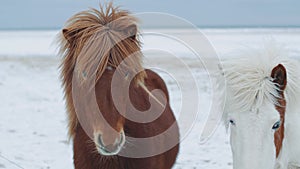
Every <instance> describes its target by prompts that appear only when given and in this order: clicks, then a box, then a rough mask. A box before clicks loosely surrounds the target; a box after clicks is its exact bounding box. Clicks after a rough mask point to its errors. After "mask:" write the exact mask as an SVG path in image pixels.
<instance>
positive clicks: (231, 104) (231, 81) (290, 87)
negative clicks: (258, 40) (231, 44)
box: [220, 46, 300, 120]
mask: <svg viewBox="0 0 300 169" xmlns="http://www.w3.org/2000/svg"><path fill="white" fill-rule="evenodd" d="M278 64H282V65H283V66H284V67H285V68H286V70H287V87H286V90H285V98H286V99H287V106H290V105H296V104H297V100H299V97H298V96H300V64H299V63H298V61H297V60H295V59H291V58H288V57H287V56H286V54H285V53H284V50H282V49H280V48H278V47H276V46H269V47H265V48H263V49H260V50H258V49H251V50H250V49H249V50H247V51H243V52H241V54H240V55H238V56H237V57H235V58H231V59H228V60H224V61H223V62H222V71H223V72H222V75H223V76H224V77H225V81H226V83H225V84H226V85H225V86H226V87H223V90H225V92H221V93H224V94H225V96H224V97H223V98H225V100H224V105H225V110H224V113H225V114H224V120H227V114H228V113H230V112H243V111H247V110H248V111H249V110H251V109H253V108H254V109H255V108H258V107H260V106H261V105H262V104H263V103H264V102H266V101H270V102H272V103H273V104H277V99H276V97H279V95H278V92H276V90H277V87H276V85H275V84H274V83H273V82H272V80H273V79H272V78H271V72H272V70H273V68H274V67H276V66H277V65H278ZM220 83H222V82H220Z"/></svg>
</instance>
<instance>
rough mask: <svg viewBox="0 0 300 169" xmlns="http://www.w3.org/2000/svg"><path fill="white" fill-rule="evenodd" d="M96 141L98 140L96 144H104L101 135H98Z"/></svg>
mask: <svg viewBox="0 0 300 169" xmlns="http://www.w3.org/2000/svg"><path fill="white" fill-rule="evenodd" d="M97 142H98V144H99V145H100V146H104V145H103V141H102V137H101V135H99V136H98V140H97Z"/></svg>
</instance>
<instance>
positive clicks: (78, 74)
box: [60, 4, 179, 169]
mask: <svg viewBox="0 0 300 169" xmlns="http://www.w3.org/2000/svg"><path fill="white" fill-rule="evenodd" d="M62 35H63V36H61V37H60V49H61V54H62V55H63V62H62V65H61V76H62V81H63V87H64V92H65V99H66V106H67V111H68V120H69V135H70V138H71V139H72V141H73V149H74V165H75V168H76V169H170V168H171V167H172V166H173V165H174V163H175V161H176V157H177V154H178V150H179V130H178V126H177V122H176V119H175V117H174V115H173V112H172V110H171V108H170V105H169V96H168V91H167V87H166V85H165V83H164V81H163V80H162V79H161V78H160V76H159V75H157V74H156V73H154V72H153V71H151V70H144V69H143V67H142V63H141V60H142V54H141V52H140V42H139V40H138V31H137V25H136V18H134V17H133V16H131V15H130V13H129V12H127V11H123V10H120V9H119V8H115V7H113V6H112V4H109V5H108V6H106V7H105V8H103V7H102V6H101V7H100V10H96V9H91V10H88V11H83V12H80V13H78V14H76V15H74V16H73V17H72V18H70V19H69V21H68V22H67V24H66V27H65V28H64V29H63V31H62ZM126 84H129V85H128V86H127V87H126ZM85 89H87V90H85ZM90 89H92V90H90ZM157 90H159V91H160V95H158V94H157V93H156V94H155V92H153V91H157ZM91 91H92V92H91ZM151 91H152V92H151ZM93 92H94V95H95V98H94V99H95V100H96V102H95V103H96V104H94V102H93V97H92V96H89V95H92V93H93ZM127 95H128V96H127ZM160 96H162V97H160ZM95 105H96V106H95ZM149 109H151V111H149ZM97 110H99V111H97ZM159 111H161V112H159ZM100 112H101V113H100ZM133 112H134V113H133ZM145 112H146V113H145ZM157 112H158V113H159V116H156V115H157ZM97 113H98V114H97ZM127 114H131V115H132V116H133V117H131V118H127V116H126V115H127ZM153 114H154V115H155V118H153V117H152V116H153ZM135 115H136V116H138V117H139V118H138V119H139V120H138V121H136V118H135ZM149 116H151V119H152V120H149V119H147V118H149ZM99 117H103V118H99ZM103 119H104V120H103ZM170 128H172V131H171V132H169V133H164V132H165V131H167V130H169V129H170ZM157 135H159V139H155V136H157ZM148 138H153V139H148ZM139 139H140V140H143V139H144V140H147V139H148V141H146V142H145V143H142V144H139V145H138V143H137V142H135V141H136V140H139ZM149 140H150V141H149ZM168 142H172V143H173V144H172V145H171V146H170V145H168Z"/></svg>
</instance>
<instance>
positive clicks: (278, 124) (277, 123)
mask: <svg viewBox="0 0 300 169" xmlns="http://www.w3.org/2000/svg"><path fill="white" fill-rule="evenodd" d="M280 125H281V122H280V120H279V121H277V122H276V123H275V124H274V125H273V127H272V129H273V130H277V129H279V127H280Z"/></svg>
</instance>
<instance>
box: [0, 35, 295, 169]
mask: <svg viewBox="0 0 300 169" xmlns="http://www.w3.org/2000/svg"><path fill="white" fill-rule="evenodd" d="M152 31H153V30H152ZM154 31H155V30H154ZM163 31H165V32H166V33H168V32H169V31H177V32H178V33H181V34H184V35H185V36H187V37H189V38H193V32H192V31H190V30H163ZM202 31H203V32H204V33H205V34H206V35H207V37H208V39H209V40H210V41H211V43H212V44H213V45H214V47H215V49H216V50H217V52H218V53H219V55H220V56H221V57H227V56H230V53H231V51H232V50H234V49H237V48H240V47H241V46H251V47H259V46H260V45H262V44H263V42H264V39H268V38H270V37H272V38H274V39H276V41H278V42H279V43H283V44H284V45H285V46H286V47H287V49H288V50H289V52H290V54H291V55H292V56H293V57H298V56H299V52H300V51H299V50H300V48H299V46H300V30H298V29H255V30H251V29H212V30H211V29H205V30H202ZM57 33H58V31H0V103H1V104H0V119H1V120H0V169H18V168H26V169H51V168H52V169H66V168H69V169H71V168H73V163H72V144H71V143H69V142H68V137H67V125H66V121H67V119H66V115H65V107H64V101H63V93H62V89H61V84H60V80H59V70H58V66H59V58H58V57H56V56H55V53H56V46H55V45H53V42H54V37H55V36H56V34H57ZM144 41H145V42H147V43H146V44H145V48H147V45H150V44H149V43H154V44H155V45H157V46H159V47H161V48H162V49H163V48H164V47H166V48H168V50H171V52H172V53H173V54H178V55H177V56H179V57H180V58H182V59H183V61H184V62H185V63H186V66H187V68H189V69H190V70H191V71H192V72H193V74H194V76H195V79H196V80H197V81H198V88H199V91H200V92H199V93H200V99H199V107H200V111H199V114H198V117H197V119H195V124H194V127H193V129H192V130H191V131H190V132H189V134H188V135H187V136H186V137H185V139H184V140H183V141H182V142H181V146H180V154H179V156H178V160H177V162H176V165H175V166H174V168H175V169H198V168H199V169H200V168H207V169H215V168H218V169H230V168H232V160H231V151H230V145H229V138H228V135H227V134H226V131H225V129H224V127H223V126H222V125H220V127H219V128H218V130H217V131H216V133H215V134H214V135H213V137H212V138H211V139H210V140H208V141H207V142H206V143H205V144H200V131H201V130H202V127H203V124H204V122H205V120H206V117H207V115H208V112H209V110H210V106H211V97H212V96H211V95H212V94H211V93H212V91H211V84H210V80H209V75H208V74H207V72H206V71H205V69H203V65H197V63H196V62H195V60H194V59H193V58H192V57H189V56H190V54H189V51H187V50H186V49H185V47H182V46H180V44H179V45H178V44H176V43H172V44H170V43H168V40H166V41H164V40H161V41H157V40H155V41H151V39H150V40H149V39H148V40H147V39H145V40H144ZM150 46H151V45H150ZM203 59H206V60H209V59H208V58H203ZM145 60H146V64H147V63H148V62H151V63H156V64H157V67H159V68H160V67H165V68H168V72H172V73H173V74H174V73H175V74H177V76H178V77H179V78H178V79H176V80H177V81H178V82H180V81H188V80H190V79H187V76H186V74H184V73H183V71H182V70H183V69H186V68H185V67H182V66H179V65H178V64H177V62H175V61H174V60H168V59H166V58H164V56H163V55H162V54H161V53H151V54H148V55H146V58H145ZM209 63H210V64H215V63H216V60H214V59H211V62H209ZM206 66H207V67H208V68H209V67H210V66H211V65H206ZM161 75H162V76H163V78H164V79H165V81H166V83H167V85H168V88H169V92H170V96H171V105H172V107H173V109H174V111H175V113H176V115H177V116H179V114H180V112H178V111H179V108H180V103H181V93H180V90H179V88H178V86H177V84H176V82H175V81H174V80H172V79H171V78H170V77H169V76H167V74H164V73H161ZM192 90H195V91H196V89H192ZM191 99H192V98H191ZM181 113H184V112H181ZM17 165H18V166H20V167H18V166H17Z"/></svg>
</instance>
